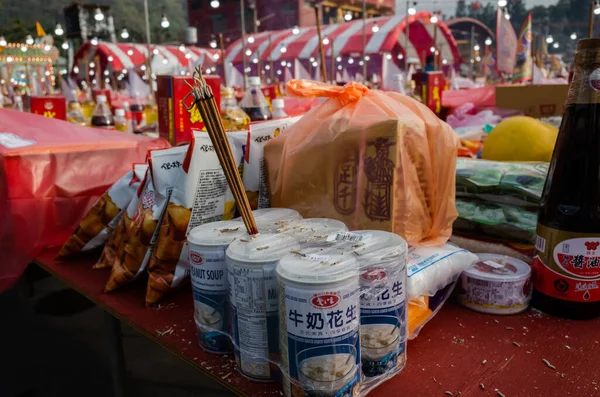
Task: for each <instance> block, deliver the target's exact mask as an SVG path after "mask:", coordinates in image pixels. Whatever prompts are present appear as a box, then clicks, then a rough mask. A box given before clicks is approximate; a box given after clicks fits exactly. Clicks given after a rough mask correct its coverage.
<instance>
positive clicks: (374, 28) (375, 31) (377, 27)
mask: <svg viewBox="0 0 600 397" xmlns="http://www.w3.org/2000/svg"><path fill="white" fill-rule="evenodd" d="M371 31H372V32H373V33H377V32H379V25H378V24H377V22H373V26H372V27H371Z"/></svg>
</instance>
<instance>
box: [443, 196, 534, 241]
mask: <svg viewBox="0 0 600 397" xmlns="http://www.w3.org/2000/svg"><path fill="white" fill-rule="evenodd" d="M456 209H457V210H458V219H457V220H456V221H454V225H453V227H454V230H456V231H460V232H464V233H468V234H471V235H473V234H480V233H484V234H485V235H487V236H493V237H497V238H501V239H503V240H508V241H514V242H522V243H533V242H534V241H535V231H536V227H537V218H538V214H537V208H532V207H521V206H515V205H505V204H497V203H492V202H488V201H483V200H477V199H474V200H463V199H457V200H456Z"/></svg>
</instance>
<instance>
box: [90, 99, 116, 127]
mask: <svg viewBox="0 0 600 397" xmlns="http://www.w3.org/2000/svg"><path fill="white" fill-rule="evenodd" d="M96 102H97V103H96V108H95V109H94V113H93V114H92V127H96V128H105V129H109V130H114V129H115V121H114V119H113V117H112V113H111V112H110V109H109V107H108V104H107V103H106V95H98V96H97V97H96Z"/></svg>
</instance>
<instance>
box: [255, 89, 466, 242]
mask: <svg viewBox="0 0 600 397" xmlns="http://www.w3.org/2000/svg"><path fill="white" fill-rule="evenodd" d="M288 91H289V92H290V93H291V94H294V95H297V96H302V97H317V96H322V97H329V99H328V100H327V101H325V102H324V103H322V104H321V105H319V106H317V107H316V108H313V109H312V110H311V111H310V112H308V113H307V114H306V115H304V117H302V118H301V119H300V120H299V121H298V122H297V123H296V124H294V125H293V126H291V127H290V128H288V129H287V131H286V132H285V133H284V134H281V135H280V136H279V137H277V138H275V139H273V140H271V141H270V142H269V143H268V144H267V145H266V147H265V160H266V162H267V166H268V171H269V188H270V192H271V205H272V206H274V207H283V208H292V209H295V210H297V211H298V212H300V214H301V215H302V216H303V217H305V218H332V219H337V220H340V221H342V222H344V223H345V224H346V225H347V226H348V228H349V229H350V230H357V229H378V230H386V231H390V232H394V233H396V234H399V235H400V236H402V237H403V238H404V239H405V240H406V241H407V242H408V243H411V244H415V243H422V244H426V245H439V244H443V243H444V242H446V240H447V239H448V238H449V237H450V235H451V233H452V222H454V220H455V219H456V217H457V212H456V207H455V189H456V188H455V181H456V154H457V151H458V146H459V140H458V138H457V136H456V134H455V133H454V131H453V130H452V128H450V126H448V124H446V123H444V122H443V121H441V120H440V119H439V118H438V117H437V116H436V115H435V114H434V113H433V112H432V111H430V110H429V109H428V108H427V107H426V106H424V105H423V104H421V103H419V102H417V101H415V100H414V99H411V98H409V97H407V96H404V95H401V94H398V93H395V92H381V91H377V90H369V89H367V88H366V87H365V86H363V85H361V84H358V83H355V82H351V83H348V84H346V85H345V86H344V87H338V86H330V85H327V84H323V83H318V82H315V81H307V80H292V81H290V82H289V83H288Z"/></svg>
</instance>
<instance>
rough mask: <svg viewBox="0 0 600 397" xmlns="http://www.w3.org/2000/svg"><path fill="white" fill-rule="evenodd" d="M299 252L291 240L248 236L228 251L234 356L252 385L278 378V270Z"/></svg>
mask: <svg viewBox="0 0 600 397" xmlns="http://www.w3.org/2000/svg"><path fill="white" fill-rule="evenodd" d="M298 248H299V244H298V242H297V241H296V240H295V239H294V238H292V237H291V236H286V235H282V234H268V233H267V234H259V235H257V236H254V237H253V236H248V235H246V237H243V238H240V239H238V240H236V241H234V242H233V243H232V244H231V245H230V246H229V248H228V249H227V251H226V254H227V272H228V273H227V274H228V281H229V301H230V308H231V316H232V320H231V325H232V326H231V338H232V341H233V352H234V356H235V360H236V362H237V365H238V368H239V370H240V373H241V374H242V375H244V376H246V377H247V378H249V379H252V380H257V381H265V382H268V381H274V380H276V379H277V377H278V373H279V371H278V366H277V363H278V362H279V322H278V318H277V315H278V303H279V301H278V298H277V277H276V274H275V266H276V265H277V263H278V262H279V260H280V259H281V258H282V257H283V256H284V255H286V254H288V253H290V252H291V251H294V250H297V249H298Z"/></svg>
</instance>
